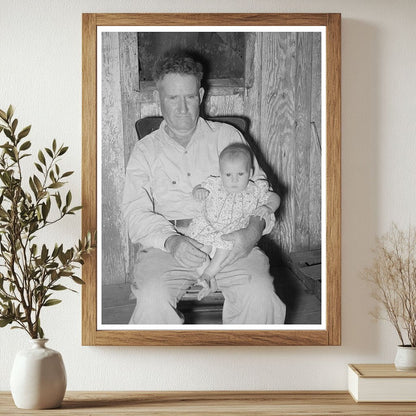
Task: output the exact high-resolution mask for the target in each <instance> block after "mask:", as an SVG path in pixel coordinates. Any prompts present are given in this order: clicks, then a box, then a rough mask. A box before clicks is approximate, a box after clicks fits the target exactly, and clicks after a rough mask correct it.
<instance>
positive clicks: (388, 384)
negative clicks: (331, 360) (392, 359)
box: [348, 364, 416, 402]
mask: <svg viewBox="0 0 416 416" xmlns="http://www.w3.org/2000/svg"><path fill="white" fill-rule="evenodd" d="M348 390H349V392H350V394H351V396H352V397H353V399H354V400H355V401H356V402H416V371H398V370H396V368H395V366H394V364H349V365H348Z"/></svg>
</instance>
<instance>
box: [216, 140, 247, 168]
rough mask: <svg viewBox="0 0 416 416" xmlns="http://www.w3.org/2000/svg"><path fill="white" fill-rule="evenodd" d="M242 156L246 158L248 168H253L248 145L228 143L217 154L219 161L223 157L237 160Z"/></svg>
mask: <svg viewBox="0 0 416 416" xmlns="http://www.w3.org/2000/svg"><path fill="white" fill-rule="evenodd" d="M242 158H244V159H246V161H247V167H248V170H250V169H253V152H252V151H251V149H250V147H249V146H247V145H246V144H244V143H231V144H229V145H228V146H227V147H225V148H224V149H223V150H222V152H221V153H220V156H219V160H220V163H221V162H222V161H223V160H224V159H229V160H238V159H242Z"/></svg>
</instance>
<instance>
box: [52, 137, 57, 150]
mask: <svg viewBox="0 0 416 416" xmlns="http://www.w3.org/2000/svg"><path fill="white" fill-rule="evenodd" d="M52 150H53V151H54V152H56V140H55V139H53V142H52Z"/></svg>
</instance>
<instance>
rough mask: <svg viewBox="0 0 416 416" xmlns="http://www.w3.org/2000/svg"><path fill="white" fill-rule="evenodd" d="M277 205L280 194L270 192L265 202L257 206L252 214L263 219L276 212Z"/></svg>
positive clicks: (278, 204)
mask: <svg viewBox="0 0 416 416" xmlns="http://www.w3.org/2000/svg"><path fill="white" fill-rule="evenodd" d="M279 206H280V196H279V195H277V194H275V193H274V192H270V193H269V197H268V198H267V202H266V203H265V204H264V205H260V206H259V207H257V208H256V209H255V210H254V212H253V215H254V216H258V217H261V218H263V219H264V218H265V217H266V216H267V215H271V214H273V213H274V212H276V211H277V209H278V208H279Z"/></svg>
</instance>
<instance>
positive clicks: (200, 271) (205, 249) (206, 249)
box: [196, 245, 212, 276]
mask: <svg viewBox="0 0 416 416" xmlns="http://www.w3.org/2000/svg"><path fill="white" fill-rule="evenodd" d="M200 250H201V251H203V252H204V253H205V254H207V258H206V260H205V261H204V263H203V264H202V266H199V267H198V268H197V269H196V272H197V273H198V275H199V276H201V275H202V274H203V273H204V271H205V269H206V268H207V267H208V266H209V264H210V263H211V259H210V257H209V254H210V253H211V251H212V246H208V245H204V246H203V247H201V248H200Z"/></svg>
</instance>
